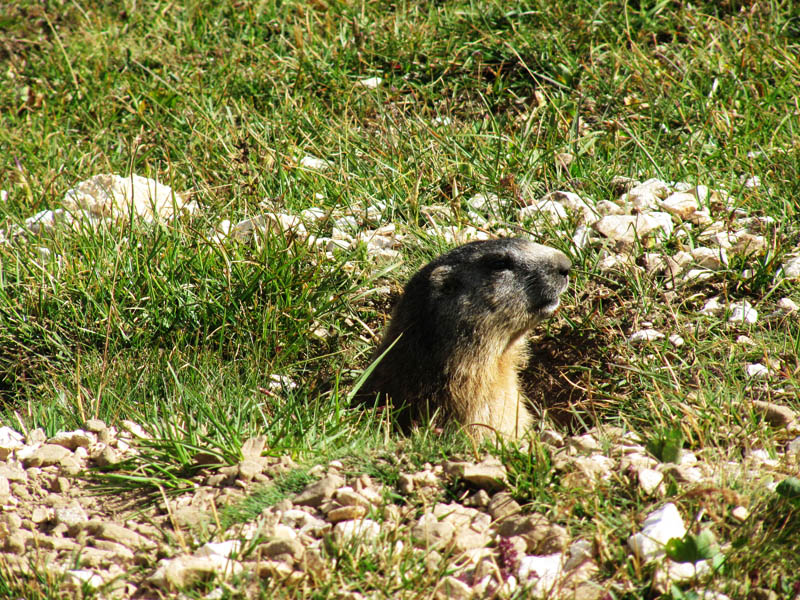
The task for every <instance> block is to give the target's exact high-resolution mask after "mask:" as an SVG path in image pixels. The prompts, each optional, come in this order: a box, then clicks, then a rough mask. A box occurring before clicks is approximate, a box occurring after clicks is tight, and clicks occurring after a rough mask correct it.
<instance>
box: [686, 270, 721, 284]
mask: <svg viewBox="0 0 800 600" xmlns="http://www.w3.org/2000/svg"><path fill="white" fill-rule="evenodd" d="M713 276H714V271H711V270H710V269H689V270H688V271H687V272H686V274H685V275H684V276H683V277H682V279H683V281H685V282H687V283H698V282H700V281H705V280H706V279H711V278H712V277H713Z"/></svg>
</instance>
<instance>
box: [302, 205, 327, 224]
mask: <svg viewBox="0 0 800 600" xmlns="http://www.w3.org/2000/svg"><path fill="white" fill-rule="evenodd" d="M327 216H328V211H326V210H325V209H324V208H315V207H312V208H306V209H305V210H301V211H300V218H302V219H303V221H305V222H306V223H316V222H319V221H322V220H323V219H325V217H327Z"/></svg>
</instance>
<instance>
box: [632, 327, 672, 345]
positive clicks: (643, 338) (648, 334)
mask: <svg viewBox="0 0 800 600" xmlns="http://www.w3.org/2000/svg"><path fill="white" fill-rule="evenodd" d="M664 337H665V336H664V334H663V333H661V332H660V331H658V330H657V329H641V330H639V331H636V332H634V333H632V334H631V336H630V337H629V338H628V343H630V344H644V343H647V342H655V341H657V340H661V339H664Z"/></svg>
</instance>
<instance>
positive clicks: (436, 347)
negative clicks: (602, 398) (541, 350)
mask: <svg viewBox="0 0 800 600" xmlns="http://www.w3.org/2000/svg"><path fill="white" fill-rule="evenodd" d="M570 267H571V262H570V260H569V258H567V256H566V255H565V254H564V253H563V252H561V251H559V250H556V249H554V248H550V247H548V246H543V245H541V244H536V243H534V242H531V241H528V240H526V239H522V238H506V239H498V240H489V241H479V242H471V243H469V244H465V245H463V246H459V247H457V248H455V249H453V250H451V251H450V252H447V253H446V254H444V255H442V256H440V257H438V258H436V259H435V260H433V261H431V262H430V263H428V264H427V265H425V266H424V267H422V269H420V270H419V271H418V272H417V273H416V274H415V275H414V276H413V277H412V278H411V279H410V280H409V281H408V283H407V284H406V286H405V288H404V290H403V295H402V296H401V298H400V300H399V301H398V303H397V305H396V306H395V308H394V311H393V313H392V318H391V320H390V323H389V325H388V327H387V329H386V332H385V333H384V335H383V338H382V340H381V343H380V344H379V346H378V348H377V350H376V351H375V353H374V356H373V359H375V358H377V357H380V356H381V355H383V354H384V353H385V356H383V358H382V359H381V360H380V362H379V363H378V364H377V366H376V367H375V368H374V370H373V372H372V373H371V374H370V376H369V377H368V379H367V380H366V381H365V383H364V385H363V386H362V388H361V390H360V391H359V394H358V396H357V398H358V400H359V401H361V402H364V403H368V404H369V403H374V402H375V401H376V400H377V401H378V402H379V403H380V404H387V405H389V406H391V407H392V409H393V410H395V411H396V414H397V416H398V419H399V421H400V423H401V424H402V425H405V426H408V425H410V424H412V423H415V422H427V421H429V420H433V422H435V423H437V424H442V425H444V424H448V423H457V424H461V425H462V426H466V427H468V429H469V431H470V432H471V433H473V434H477V435H484V434H486V433H489V432H491V431H492V430H494V431H496V432H498V433H500V434H503V435H506V436H518V435H521V434H523V433H524V432H525V431H526V430H527V429H528V427H529V426H530V424H531V421H532V417H531V415H530V413H529V411H528V409H527V408H526V407H525V403H524V399H523V398H522V394H521V392H520V387H519V384H518V371H519V369H520V368H521V367H523V366H524V364H525V362H526V361H527V355H526V351H525V348H526V338H527V335H528V333H529V332H530V331H531V329H532V328H533V327H534V326H535V325H536V324H537V323H539V322H540V321H542V320H543V319H546V318H547V317H549V316H550V315H552V314H553V312H554V311H555V310H556V309H557V308H558V306H559V296H560V295H561V293H562V292H563V291H564V290H565V289H566V287H567V282H568V275H569V270H570ZM482 426H486V427H482Z"/></svg>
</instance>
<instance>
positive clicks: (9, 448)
mask: <svg viewBox="0 0 800 600" xmlns="http://www.w3.org/2000/svg"><path fill="white" fill-rule="evenodd" d="M22 440H23V437H22V434H21V433H17V432H16V431H14V430H13V429H11V427H7V426H5V425H4V426H3V427H0V460H6V458H8V456H9V455H10V454H11V453H12V452H14V450H19V449H20V448H22V447H23V446H24V445H25V444H24V443H23V442H22Z"/></svg>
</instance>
